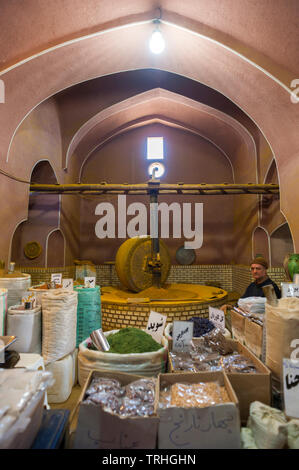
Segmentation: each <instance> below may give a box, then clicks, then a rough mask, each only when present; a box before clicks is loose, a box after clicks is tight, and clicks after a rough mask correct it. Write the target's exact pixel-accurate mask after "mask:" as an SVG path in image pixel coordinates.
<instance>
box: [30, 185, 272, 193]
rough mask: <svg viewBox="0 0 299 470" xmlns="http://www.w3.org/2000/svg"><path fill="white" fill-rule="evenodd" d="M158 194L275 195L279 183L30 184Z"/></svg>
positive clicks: (50, 189) (46, 189)
mask: <svg viewBox="0 0 299 470" xmlns="http://www.w3.org/2000/svg"><path fill="white" fill-rule="evenodd" d="M153 190H154V191H155V192H157V193H158V194H185V195H188V194H189V195H191V194H199V195H202V196H205V195H209V194H212V195H221V194H224V195H225V194H278V193H279V185H278V184H274V183H273V184H253V183H247V184H228V183H223V184H205V183H201V184H183V183H177V184H165V183H162V184H157V183H156V184H151V183H149V184H147V183H141V184H110V183H100V184H31V185H30V191H31V192H43V193H49V194H71V195H74V194H85V195H89V196H90V195H95V196H99V195H101V194H106V193H108V194H149V193H150V192H152V191H153Z"/></svg>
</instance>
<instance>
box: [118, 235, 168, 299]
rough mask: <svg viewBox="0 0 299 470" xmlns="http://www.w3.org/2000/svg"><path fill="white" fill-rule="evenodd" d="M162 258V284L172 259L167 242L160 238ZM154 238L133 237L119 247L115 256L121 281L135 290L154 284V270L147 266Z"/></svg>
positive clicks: (128, 287)
mask: <svg viewBox="0 0 299 470" xmlns="http://www.w3.org/2000/svg"><path fill="white" fill-rule="evenodd" d="M159 245H160V258H161V264H162V266H161V286H162V285H163V284H164V283H165V282H166V279H167V277H168V274H169V271H170V267H171V260H170V255H169V252H168V250H167V247H166V245H165V243H164V242H163V241H162V240H159ZM151 253H152V239H151V238H150V237H133V238H129V239H128V240H126V241H125V242H124V243H122V245H121V246H120V247H119V249H118V251H117V253H116V258H115V269H116V272H117V275H118V278H119V280H120V282H121V283H122V284H123V285H124V286H125V287H126V288H127V289H129V290H131V291H133V292H140V291H142V290H144V289H147V288H148V287H150V286H152V284H153V275H152V271H151V270H150V269H149V268H148V267H147V260H149V259H151Z"/></svg>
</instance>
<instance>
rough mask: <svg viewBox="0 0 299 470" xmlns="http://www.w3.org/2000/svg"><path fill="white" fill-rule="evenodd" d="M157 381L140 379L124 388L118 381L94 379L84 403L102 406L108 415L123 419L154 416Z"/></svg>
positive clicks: (101, 378)
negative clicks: (115, 415)
mask: <svg viewBox="0 0 299 470" xmlns="http://www.w3.org/2000/svg"><path fill="white" fill-rule="evenodd" d="M155 387H156V380H155V379H154V378H147V379H140V380H136V381H134V382H131V383H130V384H128V385H126V386H122V385H121V383H120V382H119V381H118V380H117V379H110V378H106V377H95V378H93V380H92V382H91V384H90V386H89V387H88V389H87V390H86V394H85V399H84V401H83V403H85V404H94V405H99V406H101V407H102V408H103V409H104V411H107V412H108V413H112V414H117V415H119V416H122V417H133V416H143V417H145V416H152V415H153V414H154V412H155V411H154V402H155Z"/></svg>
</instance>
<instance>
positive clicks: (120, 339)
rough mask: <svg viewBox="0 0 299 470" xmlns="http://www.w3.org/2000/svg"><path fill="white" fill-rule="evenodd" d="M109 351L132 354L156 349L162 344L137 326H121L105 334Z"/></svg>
mask: <svg viewBox="0 0 299 470" xmlns="http://www.w3.org/2000/svg"><path fill="white" fill-rule="evenodd" d="M107 340H108V343H109V344H110V349H109V351H108V352H109V353H117V354H133V353H145V352H152V351H158V350H159V349H161V348H162V347H163V346H161V344H159V343H157V341H155V340H154V339H153V338H152V337H151V335H149V334H148V333H146V332H145V331H143V330H140V329H138V328H130V327H129V328H123V329H121V330H119V331H118V332H117V333H112V334H110V335H109V336H107Z"/></svg>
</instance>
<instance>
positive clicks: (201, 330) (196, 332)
mask: <svg viewBox="0 0 299 470" xmlns="http://www.w3.org/2000/svg"><path fill="white" fill-rule="evenodd" d="M187 321H190V322H193V337H194V338H200V337H202V336H205V335H206V334H208V333H210V331H212V330H214V328H215V325H214V324H213V323H212V322H211V321H210V320H209V319H208V318H202V317H192V318H190V320H187ZM172 330H173V324H172V323H168V325H167V326H166V328H165V332H164V334H165V336H166V338H167V339H168V340H170V339H172ZM224 335H225V336H226V337H227V338H229V337H230V336H231V335H230V333H229V331H228V330H227V329H225V332H224Z"/></svg>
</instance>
